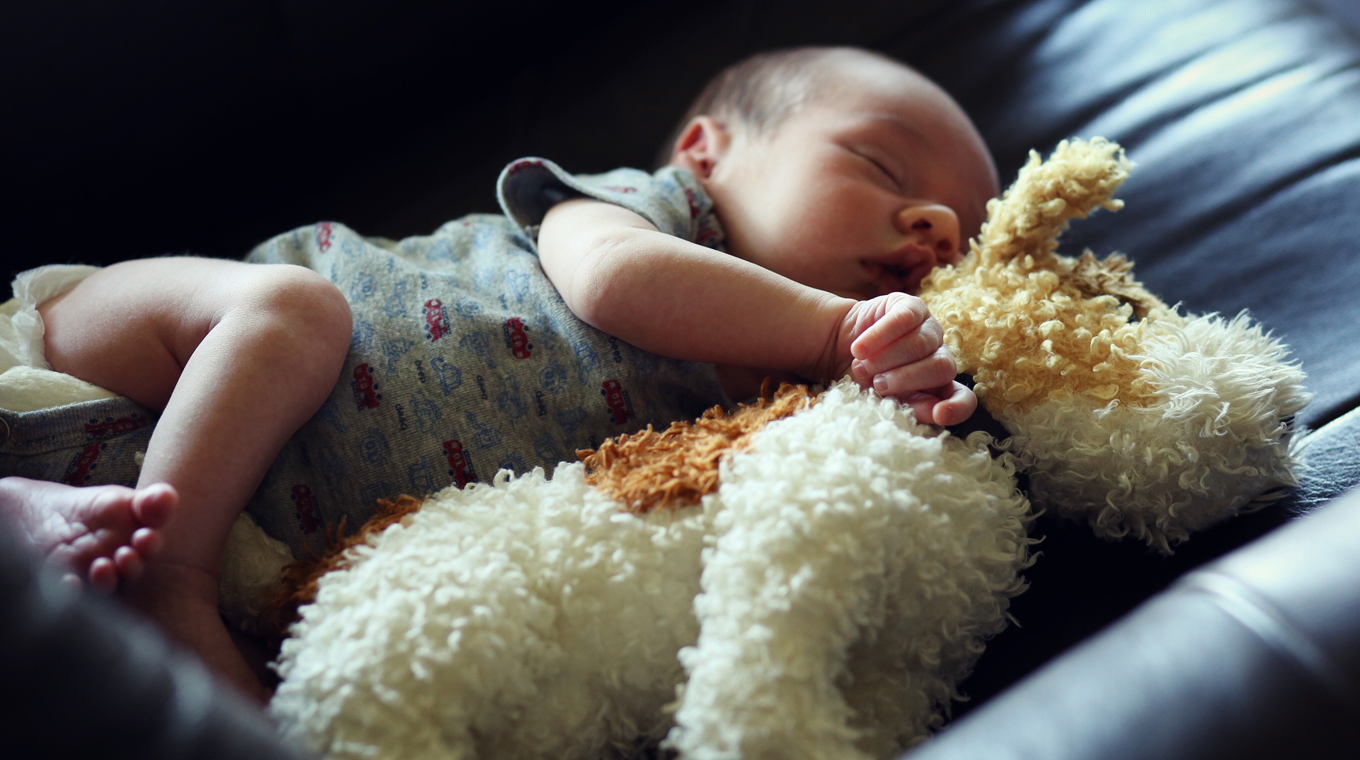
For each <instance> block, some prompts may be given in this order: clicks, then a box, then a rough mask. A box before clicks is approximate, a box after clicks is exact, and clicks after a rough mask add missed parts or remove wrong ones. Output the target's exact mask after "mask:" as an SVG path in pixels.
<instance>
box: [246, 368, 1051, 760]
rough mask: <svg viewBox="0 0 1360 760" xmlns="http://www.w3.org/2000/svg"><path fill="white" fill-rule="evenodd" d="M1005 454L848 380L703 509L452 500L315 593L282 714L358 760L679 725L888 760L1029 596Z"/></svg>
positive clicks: (635, 733)
mask: <svg viewBox="0 0 1360 760" xmlns="http://www.w3.org/2000/svg"><path fill="white" fill-rule="evenodd" d="M985 443H986V441H985V436H980V437H978V438H976V439H974V440H971V441H969V442H964V441H961V440H959V439H956V438H952V437H949V436H947V435H938V434H936V433H934V432H933V431H931V430H930V429H928V428H924V427H921V426H918V425H916V424H915V422H914V421H913V420H912V419H911V416H910V413H909V412H908V411H906V410H904V409H903V408H902V407H900V406H899V405H897V404H895V403H892V402H886V401H883V400H880V399H877V398H875V397H872V396H871V395H866V394H863V393H861V392H860V391H859V390H858V389H856V388H854V387H853V386H852V385H844V384H843V385H840V386H837V387H836V388H834V389H833V390H832V391H830V392H829V393H828V394H827V395H826V396H824V397H823V399H822V401H821V402H820V403H818V404H817V405H816V406H813V407H811V408H809V409H806V410H803V411H801V412H799V413H798V414H797V415H795V416H793V417H791V418H789V419H786V420H781V421H779V422H775V423H772V424H770V425H769V426H768V427H767V428H766V430H765V431H763V432H762V433H761V434H760V435H759V437H758V438H757V440H756V444H755V445H754V447H753V448H752V449H750V450H749V451H747V452H744V453H741V454H737V455H735V456H733V457H732V458H731V460H730V461H729V462H728V463H727V464H725V465H724V471H723V479H722V485H721V487H720V490H719V492H718V493H717V494H715V495H712V496H709V497H707V498H705V500H704V502H703V504H702V505H700V506H697V507H690V508H685V509H680V510H664V509H663V510H660V511H657V512H654V513H651V514H649V515H646V516H641V517H640V516H635V515H631V514H628V513H625V512H621V511H620V509H619V505H618V504H616V503H614V502H612V501H610V500H608V499H606V498H604V497H603V496H601V495H600V494H599V493H597V492H596V491H594V490H593V489H591V488H590V487H588V486H587V485H586V484H585V482H584V472H583V469H582V466H581V465H580V464H572V465H562V466H559V467H558V469H557V471H556V473H555V474H554V477H553V479H552V480H547V479H546V478H545V477H544V476H543V473H542V471H541V470H536V471H534V472H533V473H530V474H528V475H525V476H523V477H519V478H512V477H510V476H509V474H508V473H506V472H502V473H500V474H498V475H497V476H496V479H495V481H494V483H492V484H487V485H472V486H469V487H468V488H466V489H465V490H463V491H458V490H454V489H448V490H445V491H443V492H441V493H440V494H438V495H437V496H436V497H435V498H434V499H433V500H431V501H430V502H428V503H426V505H425V506H424V507H423V508H422V509H421V510H420V511H419V512H417V513H415V514H413V515H411V516H409V517H407V518H405V519H404V520H403V521H402V522H401V523H399V524H396V525H393V526H392V527H390V528H388V529H387V530H385V531H383V532H382V533H381V534H379V535H377V536H374V537H373V538H371V539H370V540H369V542H368V543H367V544H365V545H362V546H358V547H355V548H354V549H353V550H352V557H353V563H352V564H351V565H350V566H349V567H348V568H347V569H344V570H342V571H337V572H332V573H330V574H328V575H327V576H325V577H324V578H323V579H322V580H321V581H320V584H319V592H318V595H317V598H316V601H315V603H313V604H311V605H308V606H305V607H304V608H303V609H302V611H301V613H302V619H301V621H300V622H299V623H297V624H296V625H295V626H294V628H293V637H292V638H291V639H289V640H288V641H286V642H285V643H284V648H283V653H282V655H281V657H280V662H279V664H278V670H279V673H280V675H281V676H282V677H283V682H282V684H281V685H280V687H279V689H278V692H277V694H276V695H275V697H274V700H273V702H272V703H271V705H270V713H271V714H272V716H273V717H274V719H275V720H276V721H277V722H278V725H279V727H280V729H281V730H282V731H283V733H285V734H286V735H288V736H289V737H292V738H294V739H297V740H301V741H302V742H303V743H305V744H306V745H307V746H309V747H311V748H312V749H314V750H317V751H320V752H322V753H324V754H326V755H328V756H330V757H343V758H350V757H354V758H358V757H363V758H373V757H377V758H404V759H415V758H464V757H497V758H502V757H506V758H511V757H513V758H521V757H522V758H548V757H551V758H594V757H599V756H601V755H602V754H605V755H609V754H615V755H625V756H626V755H631V754H635V753H636V752H637V751H639V750H640V748H642V747H644V746H646V745H648V744H652V743H655V742H656V741H658V740H660V739H661V738H662V737H663V736H666V734H667V732H671V733H670V737H669V742H670V743H671V744H672V745H673V746H675V747H676V748H678V749H680V750H681V751H682V752H683V754H684V755H685V756H686V757H693V758H737V757H752V758H757V757H766V756H778V757H808V758H831V757H837V758H843V757H859V756H864V755H866V754H867V755H868V756H872V757H888V756H891V755H893V754H894V753H896V752H898V751H900V750H901V749H902V748H904V747H906V746H908V745H910V744H912V743H913V742H915V741H917V740H919V739H921V738H923V737H924V736H925V734H926V731H927V730H928V728H929V727H931V726H933V725H937V724H938V723H939V722H940V717H939V711H940V709H941V708H942V707H943V706H944V705H945V704H947V702H948V700H949V699H950V698H951V697H953V696H956V695H957V692H956V690H955V687H956V684H957V682H958V680H959V679H960V678H961V677H962V676H963V675H964V674H966V672H967V671H968V669H969V668H970V667H971V665H972V663H973V662H974V660H975V658H976V657H977V655H978V653H980V652H981V650H982V646H983V641H984V640H985V638H986V637H987V636H989V635H991V634H993V633H995V632H997V631H998V630H1000V629H1001V628H1002V627H1003V626H1004V625H1005V610H1006V606H1007V601H1008V599H1009V597H1010V596H1012V595H1013V594H1015V593H1017V592H1018V591H1019V590H1020V589H1021V588H1022V582H1021V580H1020V579H1019V576H1018V571H1019V570H1020V569H1021V568H1022V567H1023V566H1024V565H1025V563H1026V562H1027V557H1028V543H1029V542H1028V539H1026V537H1025V527H1026V525H1025V523H1026V520H1027V517H1026V516H1027V509H1028V504H1027V502H1026V501H1025V499H1024V498H1023V496H1021V495H1020V494H1019V493H1018V492H1016V490H1015V485H1014V480H1013V478H1012V473H1011V471H1010V469H1009V467H1008V465H1007V464H1006V463H1005V462H1004V461H1003V462H997V461H994V460H993V459H992V458H991V457H990V456H988V454H987V452H986V447H985V445H984V444H985ZM696 597H697V598H696ZM677 655H679V656H678V657H677ZM682 662H683V667H682ZM686 680H687V681H688V683H687V685H686V686H685V687H684V688H683V689H682V690H681V691H680V692H679V693H680V698H679V700H678V709H677V705H673V704H672V703H674V702H676V697H677V687H680V686H681V685H682V684H684V683H685V682H686ZM668 705H671V708H670V709H668V707H667V706H668ZM671 710H674V712H672V711H671Z"/></svg>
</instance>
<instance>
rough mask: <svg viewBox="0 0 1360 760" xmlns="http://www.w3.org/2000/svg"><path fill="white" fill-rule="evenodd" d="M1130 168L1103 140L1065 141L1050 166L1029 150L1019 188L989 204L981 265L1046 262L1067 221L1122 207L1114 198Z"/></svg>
mask: <svg viewBox="0 0 1360 760" xmlns="http://www.w3.org/2000/svg"><path fill="white" fill-rule="evenodd" d="M1132 167H1133V164H1132V162H1130V161H1129V160H1128V158H1126V157H1125V156H1124V149H1123V148H1121V147H1119V145H1118V144H1117V143H1113V142H1110V141H1109V140H1106V139H1105V138H1103V137H1096V138H1093V139H1092V140H1091V141H1090V142H1086V141H1085V140H1071V141H1068V140H1063V141H1062V142H1061V143H1058V147H1057V148H1056V149H1054V151H1053V155H1051V156H1050V157H1049V159H1048V161H1042V160H1041V159H1040V157H1039V153H1038V152H1037V151H1030V154H1029V161H1028V163H1026V164H1025V166H1024V168H1023V169H1021V170H1020V176H1019V177H1018V178H1016V180H1015V184H1013V185H1011V186H1010V189H1008V190H1006V193H1005V195H1003V196H1002V197H1001V199H999V200H996V199H993V200H992V201H990V202H989V203H988V204H987V222H986V223H985V224H983V226H982V234H981V235H980V236H979V242H980V244H981V245H980V246H979V248H980V250H979V258H980V259H982V261H981V262H980V263H982V264H984V265H985V264H992V263H1003V262H1006V261H1009V260H1010V259H1012V258H1015V257H1016V256H1023V255H1030V256H1033V257H1034V258H1035V260H1036V261H1038V260H1042V259H1044V258H1045V257H1047V256H1048V255H1049V254H1050V253H1052V252H1053V251H1054V250H1055V249H1057V247H1058V236H1059V235H1061V234H1062V232H1063V230H1065V229H1066V228H1067V222H1068V220H1069V219H1073V218H1082V219H1084V218H1086V216H1088V215H1089V214H1090V213H1091V212H1092V211H1094V210H1095V209H1096V208H1098V207H1103V208H1107V209H1109V210H1111V211H1117V210H1118V209H1120V208H1122V207H1123V205H1124V203H1123V201H1120V200H1116V199H1115V198H1114V193H1115V191H1116V190H1118V189H1119V186H1120V185H1122V184H1123V183H1124V180H1125V179H1128V176H1129V170H1130V169H1131V168H1132Z"/></svg>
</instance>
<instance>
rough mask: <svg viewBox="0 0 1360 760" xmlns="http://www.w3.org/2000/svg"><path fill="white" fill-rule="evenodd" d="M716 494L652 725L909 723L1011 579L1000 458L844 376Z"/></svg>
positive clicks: (704, 737)
mask: <svg viewBox="0 0 1360 760" xmlns="http://www.w3.org/2000/svg"><path fill="white" fill-rule="evenodd" d="M718 495H719V498H720V499H721V500H722V503H723V510H722V511H721V512H719V513H718V517H717V523H716V530H717V532H718V534H719V538H718V540H717V544H716V546H715V547H714V549H713V550H712V551H711V552H710V553H708V554H707V556H706V558H705V564H704V572H703V578H702V585H703V593H702V594H701V595H700V596H699V597H698V598H697V599H696V600H695V611H696V614H697V616H698V618H699V622H700V626H701V627H700V634H699V640H698V643H697V645H696V646H695V647H693V648H688V649H685V650H683V651H682V652H681V661H682V662H683V663H684V665H685V667H686V669H687V670H688V671H689V681H688V683H687V684H686V686H685V688H684V690H683V693H682V699H681V703H680V707H679V710H678V712H677V713H676V722H677V729H676V730H675V731H674V732H672V734H671V736H670V737H669V739H668V742H669V743H670V744H672V745H673V746H674V747H676V748H677V749H679V750H681V752H682V753H683V754H684V756H685V757H687V758H693V759H694V760H707V759H709V758H739V757H776V756H777V757H785V758H794V757H807V758H831V757H837V758H846V757H865V756H866V753H867V755H868V756H887V755H890V754H892V753H893V752H895V751H898V750H900V749H901V748H902V747H903V746H905V745H909V744H911V743H914V742H915V741H918V740H920V739H921V738H924V736H925V732H926V730H927V729H928V727H930V726H932V725H936V724H938V723H939V720H940V719H939V717H938V715H937V714H936V710H937V709H938V708H939V707H940V706H941V704H942V703H946V702H947V701H948V700H949V699H950V697H953V696H955V695H956V692H955V690H954V686H955V682H956V679H957V678H959V677H961V676H962V674H963V673H964V672H966V670H967V669H968V668H969V667H970V666H971V663H972V661H973V659H974V658H975V657H976V655H977V654H978V653H979V652H980V651H981V649H982V640H983V639H984V638H985V637H986V636H989V635H991V634H994V633H995V632H997V631H998V630H1000V629H1001V627H1003V626H1004V624H1005V620H1004V611H1005V607H1006V603H1007V599H1008V598H1009V596H1011V595H1012V594H1014V593H1017V592H1018V591H1019V589H1020V588H1021V582H1020V581H1019V579H1018V576H1017V571H1018V569H1019V568H1020V567H1021V566H1023V564H1024V563H1025V561H1026V556H1027V546H1028V542H1027V539H1026V538H1025V521H1026V517H1025V516H1026V510H1027V507H1028V504H1027V502H1025V500H1024V498H1023V497H1022V496H1020V495H1019V494H1018V493H1017V492H1016V490H1015V483H1014V480H1013V478H1012V477H1011V473H1010V471H1009V470H1008V469H1007V468H1006V467H1004V466H1002V465H1000V464H997V463H995V462H993V461H992V460H991V459H990V457H988V455H987V453H986V450H985V447H982V446H980V445H975V446H969V445H966V444H965V443H964V442H962V441H959V440H958V439H954V438H949V437H936V436H933V435H932V434H931V430H930V429H928V428H924V427H920V426H917V425H916V424H915V422H914V421H913V420H912V418H911V415H910V412H909V411H907V410H905V409H904V408H903V407H900V406H898V405H897V404H895V403H892V402H886V401H883V400H881V399H877V398H873V397H870V396H869V395H865V394H863V393H861V392H860V391H859V390H858V389H856V388H854V387H853V386H850V385H845V384H842V385H841V386H838V387H837V388H834V389H832V390H831V391H830V392H828V393H827V394H826V395H825V396H823V398H822V400H821V401H820V402H819V403H818V404H817V405H816V406H815V407H813V408H811V409H809V410H807V411H804V412H801V413H799V414H798V415H795V416H794V417H791V418H789V419H786V420H781V421H779V422H775V423H771V424H770V425H769V426H768V427H767V428H766V429H765V431H764V432H762V433H761V435H760V437H759V438H758V439H757V442H756V444H755V445H754V446H753V448H752V449H751V450H750V451H749V452H747V453H743V454H739V455H736V456H734V457H733V459H732V460H731V462H730V465H728V466H725V470H724V472H723V485H722V486H721V488H720V490H719V494H718ZM871 674H878V675H876V676H874V675H871Z"/></svg>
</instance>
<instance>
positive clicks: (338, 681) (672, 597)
mask: <svg viewBox="0 0 1360 760" xmlns="http://www.w3.org/2000/svg"><path fill="white" fill-rule="evenodd" d="M710 526H711V519H710V517H709V516H708V515H707V514H706V513H705V512H703V511H702V510H700V509H698V508H690V509H687V510H679V511H670V510H665V511H659V512H657V513H653V514H650V515H646V516H638V515H632V514H628V513H625V512H623V511H622V508H621V506H620V505H619V504H618V503H616V502H613V501H611V500H609V499H607V498H606V497H604V496H603V495H601V494H600V493H598V492H597V491H595V490H594V489H592V488H590V487H589V486H587V485H586V483H585V478H584V472H583V468H582V466H581V465H580V464H579V463H576V464H571V465H560V466H559V467H558V468H557V471H556V472H555V473H554V476H553V479H552V480H551V481H548V480H546V479H545V478H544V476H543V473H542V471H535V472H533V473H530V474H528V475H525V476H523V477H520V478H510V477H509V473H508V472H506V471H503V472H502V473H501V474H499V475H497V477H496V479H495V481H494V483H492V484H484V485H476V486H469V487H468V488H466V489H464V490H462V491H458V490H456V489H448V490H446V491H444V492H442V493H440V494H437V495H436V496H435V497H432V499H431V500H430V501H428V502H426V503H425V505H424V506H422V508H421V509H420V511H418V512H416V513H414V514H412V515H410V516H408V517H406V518H403V522H402V523H400V524H396V525H393V526H391V527H389V528H387V529H386V530H385V531H383V532H381V533H379V534H377V535H375V536H373V537H372V538H371V539H369V541H368V543H367V544H363V545H359V546H356V547H353V548H352V549H351V550H350V551H351V554H350V555H349V556H350V560H351V561H350V564H349V566H348V567H346V568H343V569H341V570H337V571H332V572H331V573H328V574H327V575H325V576H324V577H323V578H322V579H321V581H320V582H319V583H318V593H317V596H316V601H315V602H314V603H312V604H310V605H307V606H305V607H303V608H302V610H301V611H300V612H301V621H300V622H299V623H297V624H296V625H295V626H294V627H293V629H292V634H293V637H292V638H291V639H289V640H288V641H286V642H284V645H283V652H282V655H281V657H280V666H279V673H280V675H281V676H282V678H283V681H282V683H281V684H280V686H279V689H278V692H277V693H276V695H275V697H274V700H273V702H272V703H271V705H270V712H271V715H272V716H273V717H274V719H275V720H276V721H277V722H278V724H279V726H280V729H281V730H282V731H283V733H285V734H286V735H288V736H290V737H292V738H294V739H297V740H300V741H301V742H302V743H304V744H305V745H307V746H309V747H311V748H312V749H314V750H317V751H320V752H322V753H325V754H326V755H327V756H328V757H332V758H350V757H353V758H358V757H382V758H402V759H403V760H406V759H407V758H434V757H439V758H462V757H495V758H554V759H556V760H563V759H569V758H582V759H584V758H596V757H600V756H601V755H602V754H604V753H606V752H607V749H608V748H609V747H610V746H613V745H617V746H624V747H631V746H637V745H642V744H646V743H647V742H648V740H649V739H650V741H651V742H652V743H655V742H656V741H659V740H660V738H661V737H662V736H663V735H664V734H665V732H666V731H667V730H668V729H669V727H670V725H671V721H670V715H669V714H668V713H667V712H666V711H665V710H664V709H663V708H664V706H665V705H666V704H668V703H670V702H671V701H673V700H674V695H675V688H676V685H677V684H678V683H679V682H680V681H681V679H682V677H683V671H682V669H681V667H680V664H679V663H678V662H677V661H676V659H675V653H676V652H677V651H678V650H679V649H680V648H681V647H682V646H684V645H685V644H690V643H693V642H694V640H695V638H696V637H697V635H698V631H697V628H698V626H697V623H696V622H695V621H694V616H693V612H692V608H691V600H692V599H693V598H694V595H695V594H696V593H697V592H698V579H699V556H700V553H701V551H702V548H703V546H704V538H705V536H706V535H707V534H708V533H709V529H710Z"/></svg>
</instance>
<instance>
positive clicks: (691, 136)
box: [671, 115, 732, 181]
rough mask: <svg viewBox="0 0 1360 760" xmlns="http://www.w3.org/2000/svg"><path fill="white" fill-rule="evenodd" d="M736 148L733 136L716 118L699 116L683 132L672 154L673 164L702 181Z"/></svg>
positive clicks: (690, 121) (691, 120)
mask: <svg viewBox="0 0 1360 760" xmlns="http://www.w3.org/2000/svg"><path fill="white" fill-rule="evenodd" d="M731 145H732V136H731V133H729V132H728V131H727V128H726V127H724V126H723V125H722V124H721V123H720V122H719V121H718V120H717V119H714V118H713V117H712V116H704V115H701V116H695V117H694V118H693V119H690V120H689V123H688V124H686V125H685V128H684V129H683V130H681V132H680V137H679V138H677V139H676V141H675V147H674V149H673V150H672V152H671V164H672V165H673V166H678V167H680V168H681V169H685V170H686V171H688V172H689V173H691V174H693V175H694V176H695V177H698V178H699V179H700V180H701V181H703V180H707V179H708V178H709V177H711V176H712V175H713V169H714V168H716V167H717V165H718V162H719V161H721V160H722V159H723V158H724V157H725V156H726V155H727V151H728V149H729V148H730V147H731Z"/></svg>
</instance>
